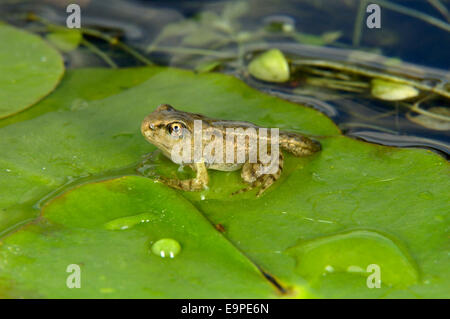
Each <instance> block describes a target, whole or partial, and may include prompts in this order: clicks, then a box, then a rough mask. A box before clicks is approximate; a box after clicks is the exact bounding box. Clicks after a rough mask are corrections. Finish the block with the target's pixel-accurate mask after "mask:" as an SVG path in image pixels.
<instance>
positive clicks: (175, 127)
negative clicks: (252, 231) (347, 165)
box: [141, 104, 322, 197]
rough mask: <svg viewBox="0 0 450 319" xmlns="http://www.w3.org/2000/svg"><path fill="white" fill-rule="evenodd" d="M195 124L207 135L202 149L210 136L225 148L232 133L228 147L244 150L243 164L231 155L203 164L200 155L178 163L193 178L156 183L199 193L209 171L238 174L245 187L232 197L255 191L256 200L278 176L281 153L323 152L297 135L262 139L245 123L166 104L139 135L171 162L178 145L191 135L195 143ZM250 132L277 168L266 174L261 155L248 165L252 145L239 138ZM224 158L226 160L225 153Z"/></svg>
mask: <svg viewBox="0 0 450 319" xmlns="http://www.w3.org/2000/svg"><path fill="white" fill-rule="evenodd" d="M198 123H200V124H199V125H200V126H197V128H198V127H200V129H201V132H202V133H204V132H209V134H202V135H201V142H202V144H201V145H204V143H203V142H210V141H211V136H215V137H214V139H215V138H216V137H217V138H218V140H217V142H220V139H221V138H223V139H224V141H223V144H225V143H226V141H225V136H229V135H230V134H228V135H227V133H229V132H232V133H231V134H234V136H231V138H230V140H229V141H230V143H231V144H230V145H231V146H230V147H231V149H232V150H233V151H235V152H237V150H238V149H240V150H242V149H243V150H244V152H245V156H244V160H243V161H242V158H241V160H240V161H238V160H237V156H235V155H234V154H233V158H232V159H231V161H230V160H227V161H211V160H206V159H205V156H203V155H201V156H200V157H198V158H197V159H194V160H191V161H188V162H183V163H178V164H180V165H182V166H185V165H186V166H189V167H190V168H191V169H192V170H193V171H194V172H195V177H193V178H190V179H176V178H167V177H163V176H158V177H155V178H156V180H157V181H159V182H161V183H164V184H166V185H168V186H170V187H172V188H175V189H179V190H183V191H201V190H204V189H208V184H209V174H208V170H218V171H228V172H229V171H237V170H241V174H240V175H241V178H242V180H243V181H244V182H245V183H246V184H247V187H245V188H242V189H240V190H237V191H235V192H233V193H232V195H236V194H240V193H243V192H247V191H250V190H252V189H254V188H257V189H258V191H257V193H256V196H257V197H260V196H261V195H262V194H263V193H264V192H265V191H266V190H267V189H268V188H269V187H270V186H271V185H273V184H274V183H275V182H276V181H277V180H278V179H279V178H280V176H281V173H282V171H283V162H284V155H283V152H282V151H286V152H288V153H291V154H292V155H294V156H296V157H304V156H310V155H312V154H315V153H317V152H319V151H320V150H321V149H322V147H321V144H320V142H318V141H317V140H315V139H312V138H310V137H307V136H305V135H302V134H299V133H296V132H289V131H284V130H279V129H277V132H278V135H277V136H276V135H272V133H271V135H270V136H269V135H264V136H263V134H262V133H261V130H260V129H261V128H262V127H261V126H258V125H256V124H253V123H250V122H244V121H234V120H222V119H215V118H211V117H208V116H205V115H202V114H197V113H189V112H184V111H180V110H177V109H175V108H174V107H173V106H171V105H169V104H161V105H159V106H158V107H157V108H156V109H155V110H154V111H153V112H152V113H150V114H149V115H147V116H146V117H145V118H144V120H143V121H142V123H141V133H142V135H143V136H144V137H145V139H146V140H147V141H148V142H150V143H151V144H153V145H154V146H156V147H157V148H158V149H159V150H160V151H161V152H162V153H163V154H164V155H165V156H166V157H168V158H170V159H171V160H172V161H174V160H173V151H174V149H175V147H176V145H177V143H179V142H180V141H183V140H187V139H191V140H192V136H193V135H194V139H195V132H194V128H195V125H197V124H198ZM249 130H254V131H252V132H256V135H257V137H258V138H260V139H261V141H265V142H266V143H267V144H270V146H269V147H267V150H269V151H270V153H271V154H276V155H277V156H278V160H277V161H274V162H275V163H276V164H277V167H271V169H270V170H268V169H267V168H268V166H269V164H268V163H267V160H265V161H263V160H262V157H261V154H257V156H256V160H255V157H253V161H250V152H249V150H250V147H251V145H252V144H251V143H250V142H251V140H250V138H249V135H246V136H242V134H245V132H248V131H249ZM275 137H277V138H275ZM239 138H243V139H241V140H240V141H241V143H240V144H239V145H238V143H237V141H238V140H239ZM191 140H189V141H190V142H189V143H190V144H188V145H190V147H192V149H191V151H195V150H194V147H195V143H196V142H195V141H194V143H192V141H191ZM242 141H245V143H242ZM252 141H254V140H252ZM274 142H276V143H274ZM258 143H261V142H260V140H258ZM223 144H222V145H223ZM206 145H208V144H206ZM177 147H178V146H177ZM201 147H203V146H201ZM277 148H280V149H281V150H282V151H279V152H278V153H277V152H275V149H277ZM204 150H205V149H204V148H203V149H202V151H204ZM226 150H229V149H227V148H224V151H223V152H225V151H226ZM272 150H274V151H272ZM211 153H214V152H211ZM201 154H203V153H201ZM236 154H237V153H236ZM217 155H219V158H220V156H222V154H221V153H220V151H219V152H217ZM223 156H224V157H225V156H226V155H225V153H224V155H223ZM273 157H275V155H273ZM270 165H272V166H273V163H272V162H271V163H270Z"/></svg>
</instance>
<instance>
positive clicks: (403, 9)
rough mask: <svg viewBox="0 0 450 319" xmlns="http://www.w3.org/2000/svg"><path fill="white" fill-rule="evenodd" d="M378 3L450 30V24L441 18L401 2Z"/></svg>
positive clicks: (381, 0)
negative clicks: (403, 4)
mask: <svg viewBox="0 0 450 319" xmlns="http://www.w3.org/2000/svg"><path fill="white" fill-rule="evenodd" d="M377 4H379V5H380V6H381V7H384V8H387V9H390V10H392V11H396V12H399V13H403V14H405V15H409V16H411V17H414V18H416V19H420V20H423V21H425V22H427V23H429V24H432V25H434V26H436V27H438V28H440V29H442V30H445V31H447V32H450V24H448V23H446V22H444V21H441V20H439V19H436V18H434V17H432V16H430V15H428V14H425V13H422V12H420V11H417V10H414V9H410V8H407V7H404V6H401V5H399V4H395V3H392V2H389V1H385V0H378V1H377Z"/></svg>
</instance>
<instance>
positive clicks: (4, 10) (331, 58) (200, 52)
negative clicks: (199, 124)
mask: <svg viewBox="0 0 450 319" xmlns="http://www.w3.org/2000/svg"><path fill="white" fill-rule="evenodd" d="M73 2H74V1H61V0H42V1H36V0H35V1H14V0H4V1H1V2H0V20H4V21H7V22H9V23H12V24H15V25H17V26H20V27H24V28H27V29H29V30H31V31H35V32H44V31H43V30H42V24H39V23H36V22H29V21H27V20H26V19H25V17H26V14H27V13H28V12H33V13H34V14H35V15H36V16H38V17H40V18H43V19H45V20H46V21H48V22H49V23H52V24H57V25H64V24H65V20H66V18H67V13H66V10H65V9H66V6H67V4H69V3H73ZM78 3H79V4H80V5H81V10H82V11H81V19H82V26H83V28H89V29H93V30H97V31H100V32H101V34H102V35H104V36H106V37H108V36H109V37H113V38H118V39H120V41H122V42H123V43H124V44H125V45H127V47H126V48H131V50H136V51H137V52H138V53H139V56H143V57H145V58H146V59H148V60H150V61H151V62H152V63H156V64H159V65H169V66H176V67H181V68H188V69H195V70H197V71H199V72H207V71H213V72H224V73H228V74H233V75H235V76H237V77H239V78H241V79H242V80H243V81H245V82H246V83H248V84H249V85H250V86H253V87H255V88H257V89H258V90H261V91H263V92H267V93H269V94H273V95H277V96H279V97H281V98H283V99H287V100H291V101H294V102H298V103H300V104H306V105H308V106H310V107H313V108H316V109H318V110H320V111H321V112H323V113H325V114H327V115H328V116H329V117H331V118H332V119H333V121H334V122H335V123H336V124H337V125H338V126H339V128H340V129H341V130H342V132H343V133H344V134H346V135H349V136H352V137H355V138H360V139H363V140H366V141H370V142H375V143H380V144H385V145H395V146H401V147H426V148H430V149H433V150H435V151H437V152H439V153H440V154H442V155H443V156H445V157H448V154H449V153H450V145H449V137H450V122H449V121H448V115H449V99H448V98H445V97H442V96H440V95H439V94H433V93H432V92H430V91H427V90H421V91H420V95H419V96H418V97H416V98H415V99H412V100H406V101H384V100H379V99H376V98H374V97H373V96H371V94H370V91H369V90H368V89H367V87H365V86H364V85H362V86H358V85H359V84H355V85H356V86H355V85H353V86H352V85H350V86H348V85H347V84H345V85H342V81H344V82H345V81H347V82H355V81H356V83H361V79H362V78H363V77H361V75H356V76H355V75H354V74H350V75H349V74H346V73H345V72H341V71H342V70H341V71H339V70H336V69H333V68H329V67H319V68H314V67H308V66H307V67H306V68H303V69H302V67H298V66H297V67H296V68H294V67H293V70H296V71H295V72H292V74H291V80H290V81H288V82H286V83H281V84H278V83H269V82H264V81H260V80H257V79H255V78H253V77H252V76H251V75H249V74H248V71H247V68H246V66H247V65H248V63H249V61H250V60H251V59H252V58H253V57H254V56H255V55H256V54H258V53H259V52H261V51H263V50H266V49H269V48H278V49H280V50H281V51H282V52H283V53H284V54H285V55H286V57H287V58H288V60H289V61H290V62H291V65H292V66H295V64H296V61H322V62H323V61H325V62H332V63H337V64H338V65H340V66H342V65H344V66H357V67H359V68H363V69H367V70H370V71H372V72H383V73H389V74H394V75H396V76H401V77H406V78H409V79H414V81H417V82H418V83H420V84H424V85H425V86H428V87H430V88H433V87H440V88H444V90H445V89H446V85H447V82H448V80H449V79H450V74H449V72H448V70H449V66H450V60H449V58H448V57H449V53H450V25H449V24H448V22H449V21H450V20H449V19H450V18H449V14H448V11H447V10H448V9H450V2H449V1H408V2H407V3H405V2H404V1H378V2H377V3H379V4H380V6H381V10H382V11H381V28H380V29H368V28H367V27H366V25H365V19H366V13H365V6H366V3H365V2H364V1H356V0H342V1H324V0H323V1H276V0H268V1H256V0H250V1H240V2H230V1H215V2H212V1H142V0H141V1H137V0H136V1H125V0H121V1H101V0H82V1H78ZM446 8H447V9H446ZM358 13H359V15H358ZM85 38H86V40H87V41H88V42H89V43H90V44H92V45H94V46H95V48H97V49H98V50H100V51H101V52H103V53H104V55H106V56H107V57H109V59H105V58H104V57H102V55H101V54H98V52H97V53H96V52H95V51H93V49H92V47H91V48H89V47H87V46H82V47H80V48H79V49H77V50H75V51H71V52H68V53H66V55H65V58H66V66H67V67H68V68H80V67H92V66H108V60H112V61H113V63H115V64H116V65H117V66H119V67H126V66H136V65H143V64H145V61H143V60H142V59H139V58H136V56H133V52H134V51H130V50H128V49H120V47H119V48H117V47H116V48H112V47H111V45H109V44H108V43H107V41H105V39H106V40H107V38H105V37H103V39H102V37H99V36H97V35H95V34H91V35H85ZM305 74H307V76H305ZM330 74H331V75H330ZM329 76H330V77H331V78H330V77H329ZM323 77H325V78H327V79H328V80H329V81H328V82H323V81H321V80H320V79H321V78H323ZM366 80H367V79H366ZM330 83H331V84H330ZM187 85H188V83H187ZM447 90H448V88H447ZM218 107H226V105H223V106H218ZM414 107H420V110H425V112H423V113H422V114H419V113H417V112H416V111H414V110H412V108H414ZM437 108H439V112H438V114H439V116H441V117H445V116H447V120H442V119H439V116H438V118H435V117H433V116H431V117H430V116H429V115H430V114H429V113H427V110H428V112H431V113H432V114H431V115H433V114H435V113H433V112H434V110H436V109H437Z"/></svg>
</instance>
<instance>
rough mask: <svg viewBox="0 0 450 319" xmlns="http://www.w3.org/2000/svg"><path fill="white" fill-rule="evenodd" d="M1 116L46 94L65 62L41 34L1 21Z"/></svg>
mask: <svg viewBox="0 0 450 319" xmlns="http://www.w3.org/2000/svg"><path fill="white" fill-rule="evenodd" d="M0 43H2V44H3V45H1V46H0V118H3V117H7V116H10V115H12V114H15V113H17V112H20V111H22V110H24V109H26V108H28V107H30V106H31V105H33V104H34V103H36V102H37V101H39V100H40V99H42V98H43V97H44V96H46V95H47V94H49V93H50V92H51V91H53V89H54V88H55V86H56V85H57V84H58V83H59V81H60V79H61V77H62V75H63V73H64V65H63V60H62V57H61V56H60V54H59V53H58V52H57V51H56V50H55V49H53V48H52V47H50V46H49V45H48V44H47V43H46V42H45V41H43V40H42V39H41V38H40V37H38V36H36V35H33V34H30V33H28V32H25V31H22V30H19V29H17V28H14V27H11V26H8V25H0Z"/></svg>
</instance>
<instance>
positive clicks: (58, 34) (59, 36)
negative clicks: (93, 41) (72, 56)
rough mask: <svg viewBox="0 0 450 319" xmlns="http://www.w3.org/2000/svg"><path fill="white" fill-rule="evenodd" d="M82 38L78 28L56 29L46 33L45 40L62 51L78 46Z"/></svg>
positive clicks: (71, 49) (68, 50)
mask: <svg viewBox="0 0 450 319" xmlns="http://www.w3.org/2000/svg"><path fill="white" fill-rule="evenodd" d="M82 39H83V35H82V34H81V32H80V30H79V29H58V30H55V31H53V32H51V33H49V34H48V35H47V40H48V41H50V43H52V44H53V45H54V46H55V47H56V48H58V49H59V50H61V51H63V52H70V51H73V50H75V49H76V48H78V46H79V45H80V43H81V40H82Z"/></svg>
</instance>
